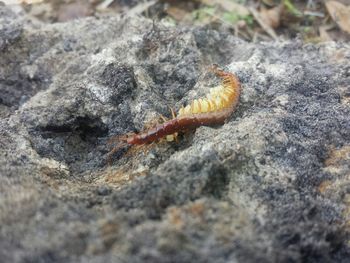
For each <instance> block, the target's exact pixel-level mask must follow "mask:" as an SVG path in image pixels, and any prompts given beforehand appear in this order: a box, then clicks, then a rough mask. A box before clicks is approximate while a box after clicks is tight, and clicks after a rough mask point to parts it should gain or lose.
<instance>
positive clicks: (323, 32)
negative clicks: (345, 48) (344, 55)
mask: <svg viewBox="0 0 350 263" xmlns="http://www.w3.org/2000/svg"><path fill="white" fill-rule="evenodd" d="M318 30H319V32H320V40H321V41H322V42H327V41H332V38H331V37H330V35H329V34H328V32H327V27H326V26H320V28H319V29H318Z"/></svg>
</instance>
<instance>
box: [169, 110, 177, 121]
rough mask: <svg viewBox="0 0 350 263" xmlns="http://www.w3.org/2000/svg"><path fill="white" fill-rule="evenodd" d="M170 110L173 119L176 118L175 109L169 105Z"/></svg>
mask: <svg viewBox="0 0 350 263" xmlns="http://www.w3.org/2000/svg"><path fill="white" fill-rule="evenodd" d="M170 111H171V116H172V117H173V119H175V118H176V114H175V111H174V109H173V108H172V107H170Z"/></svg>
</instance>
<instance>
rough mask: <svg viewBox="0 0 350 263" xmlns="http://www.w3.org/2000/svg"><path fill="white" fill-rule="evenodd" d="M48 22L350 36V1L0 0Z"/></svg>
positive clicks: (278, 36)
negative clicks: (138, 21) (143, 22)
mask: <svg viewBox="0 0 350 263" xmlns="http://www.w3.org/2000/svg"><path fill="white" fill-rule="evenodd" d="M1 2H2V3H3V4H5V5H10V6H12V7H13V9H17V11H18V12H27V13H28V14H29V15H31V17H32V18H33V19H36V20H40V21H43V22H46V23H57V22H66V21H69V20H73V19H79V18H82V17H88V16H96V17H99V16H105V15H120V16H135V15H139V16H145V17H148V18H150V19H153V20H155V21H162V22H164V23H167V24H173V25H179V24H180V25H195V26H207V27H213V28H219V27H224V28H226V29H227V30H228V31H229V32H231V33H232V34H233V35H236V36H239V37H240V38H243V39H245V40H246V41H251V42H259V41H273V40H287V39H294V38H298V39H302V40H303V41H305V42H311V43H319V42H325V41H349V40H350V0H337V1H322V0H304V1H295V0H2V1H1V0H0V3H1Z"/></svg>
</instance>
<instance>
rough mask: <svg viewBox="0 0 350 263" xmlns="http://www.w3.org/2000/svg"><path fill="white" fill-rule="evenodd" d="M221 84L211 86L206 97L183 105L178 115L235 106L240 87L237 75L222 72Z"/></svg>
mask: <svg viewBox="0 0 350 263" xmlns="http://www.w3.org/2000/svg"><path fill="white" fill-rule="evenodd" d="M222 74H223V75H220V76H221V77H222V78H223V82H222V84H221V85H219V86H217V87H215V88H211V89H210V92H209V94H208V95H207V96H206V98H200V99H196V100H194V101H192V102H191V103H190V104H189V105H187V106H186V107H184V106H182V107H181V109H180V110H179V112H178V114H177V115H178V116H186V115H191V114H199V113H207V112H215V111H220V110H223V109H226V108H229V107H234V106H235V104H236V103H237V101H238V97H239V93H240V87H239V83H238V80H237V78H236V76H234V75H233V74H231V73H222Z"/></svg>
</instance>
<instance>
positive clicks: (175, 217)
mask: <svg viewBox="0 0 350 263" xmlns="http://www.w3.org/2000/svg"><path fill="white" fill-rule="evenodd" d="M0 14H6V16H1V19H0V94H1V95H0V96H1V97H0V98H1V101H0V104H2V106H1V107H0V112H1V116H2V119H1V121H0V144H1V148H0V152H1V155H0V193H1V198H0V225H1V231H0V258H1V259H2V262H330V261H337V262H346V261H347V260H348V258H349V256H350V254H349V252H350V251H349V245H348V242H349V236H348V230H349V228H348V227H349V226H348V221H347V220H348V218H349V215H350V214H349V211H350V210H349V204H350V201H349V200H350V193H349V189H348V187H347V185H348V183H349V171H350V169H349V168H350V167H349V163H350V162H349V159H350V158H349V154H350V152H349V145H350V103H349V102H350V100H349V85H350V78H349V76H350V74H349V68H350V67H349V66H350V64H349V56H350V48H349V46H348V45H346V44H340V43H327V44H322V45H305V44H303V43H301V42H298V41H294V42H284V43H261V44H253V43H246V42H244V41H242V40H240V39H237V38H235V37H233V36H231V35H230V34H229V33H228V32H226V31H216V30H213V29H210V28H198V27H197V28H191V27H187V28H185V27H168V26H166V25H163V24H161V23H158V24H156V25H154V24H153V23H152V21H150V20H147V19H145V18H124V19H120V18H116V17H104V18H99V19H96V18H86V19H81V20H78V21H72V22H67V23H57V24H50V25H49V24H40V23H38V22H36V23H34V22H31V23H24V22H23V21H25V19H26V17H25V15H24V14H18V15H15V14H13V13H11V12H10V11H9V10H8V9H7V8H6V7H4V6H0ZM214 63H217V64H219V65H220V66H222V67H225V69H226V70H228V71H231V72H235V73H236V74H237V76H238V77H239V78H240V80H241V82H242V85H243V91H242V96H241V99H240V104H239V106H238V108H237V110H236V112H235V113H234V114H233V115H232V117H231V118H230V119H229V120H228V121H227V123H225V124H224V125H222V126H219V127H200V128H198V129H197V130H196V131H195V132H189V133H188V134H185V135H184V136H181V137H180V138H179V142H178V143H157V144H155V145H152V146H150V147H148V149H147V150H145V151H143V150H140V149H139V150H137V149H130V150H128V151H127V149H124V150H123V149H122V150H120V151H118V152H117V153H116V154H115V155H114V156H113V159H112V164H110V165H108V152H109V151H110V150H111V147H112V146H111V145H109V144H108V143H107V142H108V140H110V139H111V138H113V136H117V135H121V134H125V133H127V132H130V131H134V130H140V129H142V127H143V126H144V124H145V123H147V122H151V121H154V120H155V119H157V118H158V116H159V114H163V115H166V116H168V117H170V115H169V107H174V108H175V109H178V107H180V106H181V105H182V104H186V103H188V102H189V101H191V100H192V99H193V98H196V97H198V96H199V95H202V94H205V93H206V92H207V91H208V88H209V87H210V86H212V85H215V84H216V83H217V82H218V80H217V79H215V77H214V76H213V75H212V74H211V73H210V72H208V68H209V66H210V65H212V64H214Z"/></svg>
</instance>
